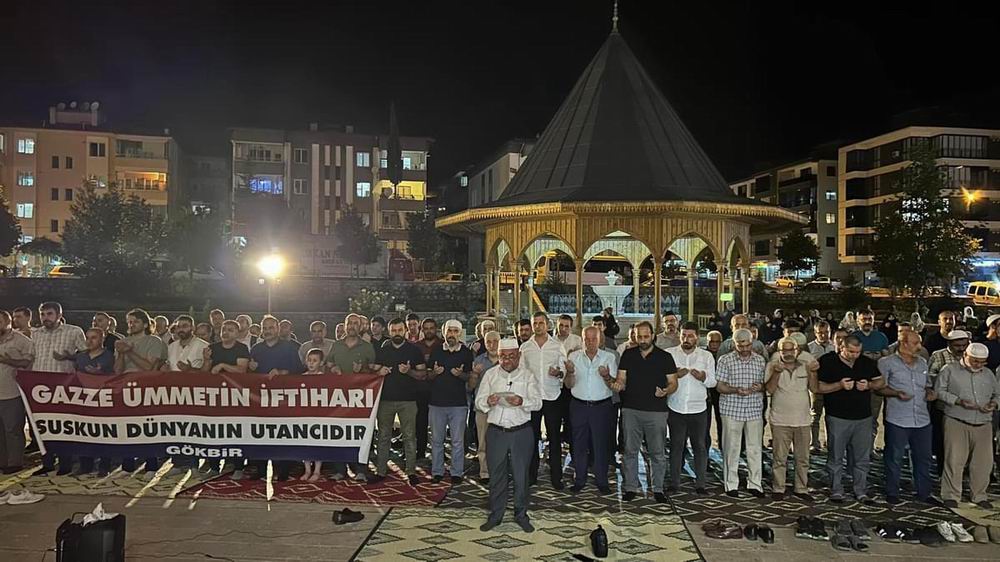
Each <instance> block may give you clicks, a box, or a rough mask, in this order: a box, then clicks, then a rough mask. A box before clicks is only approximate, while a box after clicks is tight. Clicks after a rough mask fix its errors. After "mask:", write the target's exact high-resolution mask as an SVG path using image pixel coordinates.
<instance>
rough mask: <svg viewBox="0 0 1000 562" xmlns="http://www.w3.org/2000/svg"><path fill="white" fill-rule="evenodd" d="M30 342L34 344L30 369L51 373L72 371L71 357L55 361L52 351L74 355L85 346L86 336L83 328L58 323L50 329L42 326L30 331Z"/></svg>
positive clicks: (73, 365) (74, 366) (73, 364)
mask: <svg viewBox="0 0 1000 562" xmlns="http://www.w3.org/2000/svg"><path fill="white" fill-rule="evenodd" d="M31 343H32V344H34V346H35V362H34V364H32V366H31V370H32V371H48V372H52V373H72V372H73V371H74V369H75V368H76V365H75V363H74V362H73V357H70V358H69V359H67V360H66V361H56V360H55V358H53V357H52V353H53V352H59V354H60V355H67V354H68V355H71V356H75V355H76V353H77V352H78V351H80V350H81V349H84V348H86V347H87V338H86V336H84V335H83V330H81V329H80V328H79V327H77V326H72V325H70V324H60V325H59V326H57V327H56V328H54V329H52V330H47V329H45V328H44V327H42V328H35V329H34V330H32V331H31Z"/></svg>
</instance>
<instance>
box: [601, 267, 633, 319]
mask: <svg viewBox="0 0 1000 562" xmlns="http://www.w3.org/2000/svg"><path fill="white" fill-rule="evenodd" d="M605 279H607V281H608V284H607V285H593V286H591V289H593V290H594V293H595V294H596V295H597V296H598V297H600V298H601V308H602V309H604V308H609V307H610V308H611V310H612V311H614V315H615V316H621V315H622V313H623V312H624V311H623V309H622V306H623V305H624V304H625V297H627V296H628V295H629V293H631V292H632V286H631V285H619V284H618V283H619V282H620V281H621V279H622V276H621V275H618V274H617V273H616V272H615V270H613V269H612V270H611V271H609V272H608V274H607V276H605Z"/></svg>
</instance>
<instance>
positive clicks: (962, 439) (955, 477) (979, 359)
mask: <svg viewBox="0 0 1000 562" xmlns="http://www.w3.org/2000/svg"><path fill="white" fill-rule="evenodd" d="M989 355H990V351H989V349H987V348H986V346H985V345H983V344H981V343H974V344H971V345H969V347H968V348H967V349H966V350H965V357H963V358H962V360H961V361H959V362H958V363H952V364H950V365H947V366H946V367H945V368H943V369H941V373H940V374H938V376H937V380H936V381H934V392H935V393H936V394H937V398H938V402H939V403H941V404H942V405H944V459H945V460H944V473H943V474H942V475H941V499H942V500H944V504H945V506H946V507H949V508H955V507H958V501H959V500H960V499H962V472H963V471H964V470H965V465H966V464H968V465H969V497H970V498H971V499H972V503H975V504H976V505H978V506H979V507H981V508H983V509H993V504H991V503H990V501H989V500H988V499H987V498H986V487H987V486H988V485H989V483H990V470H992V468H993V450H992V446H993V428H992V423H993V412H994V411H995V410H996V409H997V404H998V402H1000V382H998V381H997V378H996V376H995V375H994V374H993V373H992V372H991V371H990V370H989V369H987V368H986V359H987V358H988V357H989Z"/></svg>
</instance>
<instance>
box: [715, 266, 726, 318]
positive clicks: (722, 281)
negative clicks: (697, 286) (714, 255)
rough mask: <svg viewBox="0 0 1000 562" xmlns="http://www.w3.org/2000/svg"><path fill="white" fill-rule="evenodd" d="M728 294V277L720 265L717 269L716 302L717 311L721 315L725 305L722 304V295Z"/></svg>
mask: <svg viewBox="0 0 1000 562" xmlns="http://www.w3.org/2000/svg"><path fill="white" fill-rule="evenodd" d="M725 292H726V276H725V275H724V274H723V267H722V266H721V265H720V266H718V267H716V269H715V302H716V304H717V305H718V306H716V310H718V312H719V314H722V307H723V306H724V304H725V303H723V302H722V293H725Z"/></svg>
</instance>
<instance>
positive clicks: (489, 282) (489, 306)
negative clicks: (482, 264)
mask: <svg viewBox="0 0 1000 562" xmlns="http://www.w3.org/2000/svg"><path fill="white" fill-rule="evenodd" d="M494 275H496V268H495V267H493V266H490V267H487V268H486V275H485V276H484V277H485V280H486V315H487V316H490V314H491V311H492V310H493V276H494Z"/></svg>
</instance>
